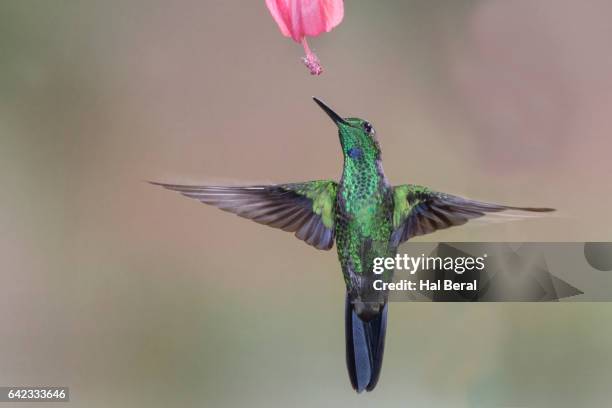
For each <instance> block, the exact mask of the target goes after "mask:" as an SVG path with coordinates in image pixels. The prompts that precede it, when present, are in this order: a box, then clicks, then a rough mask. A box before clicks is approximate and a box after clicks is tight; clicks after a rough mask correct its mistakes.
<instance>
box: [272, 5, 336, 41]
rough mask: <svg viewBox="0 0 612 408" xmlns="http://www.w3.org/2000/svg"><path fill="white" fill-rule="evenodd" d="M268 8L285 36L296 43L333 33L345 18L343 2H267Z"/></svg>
mask: <svg viewBox="0 0 612 408" xmlns="http://www.w3.org/2000/svg"><path fill="white" fill-rule="evenodd" d="M266 6H268V9H269V10H270V14H272V17H273V18H274V20H275V21H276V24H278V27H279V28H280V30H281V32H282V33H283V35H284V36H286V37H291V38H293V40H294V41H295V42H301V41H302V39H303V38H304V36H310V37H314V36H317V35H319V34H321V33H324V32H329V31H331V30H332V29H333V28H334V27H336V26H337V25H338V24H340V22H341V21H342V18H343V17H344V2H343V0H266Z"/></svg>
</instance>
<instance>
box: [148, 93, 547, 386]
mask: <svg viewBox="0 0 612 408" xmlns="http://www.w3.org/2000/svg"><path fill="white" fill-rule="evenodd" d="M315 102H317V104H318V105H319V106H320V107H321V108H322V109H323V110H324V111H325V112H326V113H327V114H328V115H329V116H330V117H331V119H332V120H333V121H334V123H335V124H336V125H337V126H338V134H339V137H340V144H341V145H342V153H343V156H344V166H343V172H342V178H341V179H340V182H338V183H337V182H335V181H333V180H318V181H309V182H303V183H293V184H279V185H268V186H265V185H261V186H249V187H223V186H185V185H176V184H162V183H154V184H158V185H161V186H163V187H165V188H168V189H170V190H174V191H178V192H180V193H181V194H183V195H185V196H187V197H190V198H194V199H197V200H199V201H201V202H203V203H206V204H211V205H214V206H217V207H219V208H220V209H222V210H225V211H229V212H232V213H235V214H237V215H239V216H241V217H245V218H249V219H252V220H254V221H256V222H259V223H261V224H265V225H269V226H272V227H275V228H279V229H282V230H285V231H290V232H294V233H295V236H296V237H298V238H299V239H301V240H303V241H305V242H306V243H308V244H309V245H312V246H314V247H315V248H318V249H324V250H329V249H331V248H332V246H333V244H334V242H335V243H336V247H337V251H338V258H339V260H340V265H341V268H342V273H343V275H344V281H345V283H346V291H347V295H346V312H345V322H346V348H347V353H346V358H347V367H348V371H349V377H350V379H351V384H352V385H353V387H354V388H355V389H356V390H357V391H358V392H361V391H363V390H367V391H371V390H372V389H373V388H374V387H375V386H376V383H377V381H378V376H379V374H380V368H381V365H382V356H383V350H384V339H385V330H386V321H387V296H388V293H387V292H386V291H379V290H375V289H374V282H375V281H376V280H379V279H382V280H383V281H385V282H390V281H391V280H392V278H393V270H386V271H385V272H384V273H383V274H382V275H377V274H375V273H373V265H374V259H375V258H380V257H394V256H395V254H396V252H397V248H398V246H399V245H400V244H401V243H402V242H404V241H406V240H408V239H410V238H411V237H414V236H417V235H423V234H427V233H431V232H434V231H436V230H439V229H444V228H448V227H451V226H455V225H461V224H464V223H466V222H467V221H468V220H469V219H472V218H477V217H481V216H484V215H485V214H486V213H491V212H498V211H504V210H522V211H538V212H544V211H552V210H551V209H547V208H526V207H510V206H504V205H499V204H489V203H483V202H478V201H473V200H468V199H464V198H461V197H457V196H453V195H450V194H444V193H438V192H435V191H432V190H430V189H429V188H427V187H422V186H416V185H412V184H406V185H401V186H396V187H393V186H391V185H389V183H388V181H387V179H386V177H385V175H384V172H383V168H382V160H381V151H380V146H379V144H378V141H377V139H376V133H375V131H374V129H373V128H372V125H371V124H370V123H369V122H367V121H365V120H363V119H358V118H346V119H345V118H342V117H340V116H339V115H338V114H336V113H335V112H334V111H333V110H331V109H330V108H329V107H328V106H327V105H325V104H324V103H323V102H321V101H319V100H318V99H316V98H315Z"/></svg>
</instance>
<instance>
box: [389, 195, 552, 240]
mask: <svg viewBox="0 0 612 408" xmlns="http://www.w3.org/2000/svg"><path fill="white" fill-rule="evenodd" d="M393 201H394V209H393V235H392V236H391V243H392V244H394V245H399V244H401V243H402V242H404V241H407V240H408V239H410V238H412V237H415V236H417V235H425V234H429V233H431V232H434V231H437V230H439V229H445V228H449V227H453V226H455V225H462V224H465V223H466V222H468V221H469V220H470V219H473V218H478V217H482V216H484V215H486V214H487V213H495V212H500V211H506V210H518V211H531V212H550V211H554V209H552V208H533V207H511V206H507V205H501V204H492V203H483V202H480V201H474V200H469V199H466V198H461V197H457V196H454V195H450V194H444V193H438V192H436V191H432V190H430V189H428V188H427V187H422V186H417V185H413V184H405V185H401V186H396V187H394V188H393Z"/></svg>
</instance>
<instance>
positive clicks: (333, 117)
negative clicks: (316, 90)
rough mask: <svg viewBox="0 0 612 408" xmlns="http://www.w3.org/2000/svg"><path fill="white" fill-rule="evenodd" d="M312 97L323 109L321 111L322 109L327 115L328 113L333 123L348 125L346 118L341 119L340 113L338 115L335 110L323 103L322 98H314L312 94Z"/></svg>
mask: <svg viewBox="0 0 612 408" xmlns="http://www.w3.org/2000/svg"><path fill="white" fill-rule="evenodd" d="M312 99H314V101H315V102H316V103H317V105H319V107H320V108H321V109H323V111H324V112H325V113H327V115H328V116H329V117H330V118H331V120H333V121H334V123H335V124H336V125H340V124H341V123H342V124H343V125H348V122H347V121H346V120H344V119H342V118H341V117H340V115H338V114H337V113H336V112H334V111H333V110H332V108H330V107H329V106H327V105H326V104H325V103H324V102H323V101H322V100H320V99H319V98H316V97H314V96H313V97H312Z"/></svg>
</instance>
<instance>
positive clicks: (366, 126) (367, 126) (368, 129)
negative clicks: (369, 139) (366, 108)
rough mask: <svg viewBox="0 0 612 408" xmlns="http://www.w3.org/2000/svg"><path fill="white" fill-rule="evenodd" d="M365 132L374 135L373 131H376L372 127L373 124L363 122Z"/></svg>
mask: <svg viewBox="0 0 612 408" xmlns="http://www.w3.org/2000/svg"><path fill="white" fill-rule="evenodd" d="M363 130H365V131H366V133H368V134H369V133H372V131H373V130H374V128H373V127H372V124H371V123H370V122H363Z"/></svg>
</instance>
